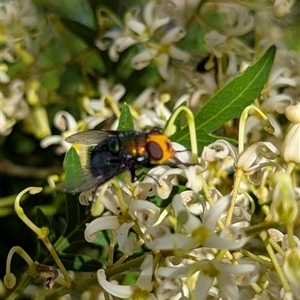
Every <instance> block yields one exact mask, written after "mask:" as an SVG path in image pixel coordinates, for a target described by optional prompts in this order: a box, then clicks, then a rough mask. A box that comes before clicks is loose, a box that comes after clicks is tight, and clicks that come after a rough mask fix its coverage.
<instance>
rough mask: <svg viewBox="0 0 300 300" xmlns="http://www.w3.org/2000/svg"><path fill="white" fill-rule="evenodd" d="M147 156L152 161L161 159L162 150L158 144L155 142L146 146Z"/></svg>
mask: <svg viewBox="0 0 300 300" xmlns="http://www.w3.org/2000/svg"><path fill="white" fill-rule="evenodd" d="M147 150H148V154H149V156H150V157H151V158H152V159H155V160H160V159H162V157H163V150H162V149H161V147H160V146H159V144H157V143H155V142H149V143H148V144H147Z"/></svg>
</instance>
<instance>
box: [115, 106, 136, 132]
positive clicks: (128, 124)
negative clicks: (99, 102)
mask: <svg viewBox="0 0 300 300" xmlns="http://www.w3.org/2000/svg"><path fill="white" fill-rule="evenodd" d="M118 130H122V131H124V130H134V124H133V120H132V116H131V113H130V109H129V106H128V105H127V104H126V103H124V105H123V107H122V110H121V115H120V119H119V125H118Z"/></svg>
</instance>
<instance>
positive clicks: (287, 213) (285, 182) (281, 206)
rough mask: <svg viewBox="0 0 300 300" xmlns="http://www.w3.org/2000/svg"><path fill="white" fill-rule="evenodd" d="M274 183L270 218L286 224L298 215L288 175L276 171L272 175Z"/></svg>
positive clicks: (290, 222)
mask: <svg viewBox="0 0 300 300" xmlns="http://www.w3.org/2000/svg"><path fill="white" fill-rule="evenodd" d="M272 181H273V182H274V183H275V187H274V191H273V202H272V204H271V207H270V216H271V219H272V220H274V221H276V222H278V223H284V224H286V225H289V224H292V223H293V222H294V221H295V219H296V217H297V215H298V206H297V202H296V198H295V193H294V190H293V185H292V180H291V178H290V176H289V175H287V174H282V173H277V174H275V175H274V176H273V178H272Z"/></svg>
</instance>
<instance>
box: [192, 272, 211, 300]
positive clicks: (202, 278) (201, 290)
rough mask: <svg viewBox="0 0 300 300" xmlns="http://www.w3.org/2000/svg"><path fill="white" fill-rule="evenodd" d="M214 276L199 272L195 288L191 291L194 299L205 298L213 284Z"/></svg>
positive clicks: (204, 299) (202, 299) (203, 299)
mask: <svg viewBox="0 0 300 300" xmlns="http://www.w3.org/2000/svg"><path fill="white" fill-rule="evenodd" d="M213 281H214V278H213V277H209V276H207V275H205V273H204V272H202V271H201V272H200V273H199V276H198V279H197V282H196V286H195V289H194V291H193V295H194V299H197V300H206V299H207V295H208V292H209V289H210V288H211V286H212V284H213Z"/></svg>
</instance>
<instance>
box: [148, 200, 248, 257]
mask: <svg viewBox="0 0 300 300" xmlns="http://www.w3.org/2000/svg"><path fill="white" fill-rule="evenodd" d="M174 200H175V204H174V205H175V208H176V207H179V206H178V197H177V196H175V197H174V199H173V201H174ZM229 202H230V196H225V197H223V198H221V199H219V200H218V202H217V203H215V204H214V205H213V206H212V207H211V208H210V209H209V210H208V211H207V212H206V213H205V214H204V217H203V223H202V224H201V221H200V219H198V218H194V217H192V216H189V214H190V212H189V211H187V210H185V209H183V210H182V209H178V208H176V211H177V212H180V211H182V213H183V214H184V215H183V214H182V215H181V218H183V219H182V220H181V221H182V222H183V220H184V219H185V222H183V224H186V225H185V226H186V229H188V230H189V232H187V233H188V234H183V233H174V234H167V233H166V234H165V235H164V236H163V237H158V238H153V236H152V239H151V240H150V239H149V237H148V234H150V233H151V232H152V229H151V230H150V229H147V230H146V232H145V235H144V236H145V238H144V240H145V244H146V246H147V247H148V248H150V249H152V250H162V251H164V250H173V251H179V252H181V251H183V253H185V252H189V251H191V250H193V249H195V248H197V247H199V246H200V245H203V246H204V247H209V248H218V249H238V248H240V247H242V246H243V245H244V244H245V242H246V239H245V236H244V233H243V232H242V231H240V230H237V229H235V228H233V227H225V228H224V229H223V230H221V232H220V234H219V235H217V234H216V233H215V230H216V223H217V220H218V217H219V216H220V214H221V213H222V212H223V211H224V210H225V209H226V208H227V207H228V205H229ZM184 216H185V217H184ZM150 235H151V234H150Z"/></svg>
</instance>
